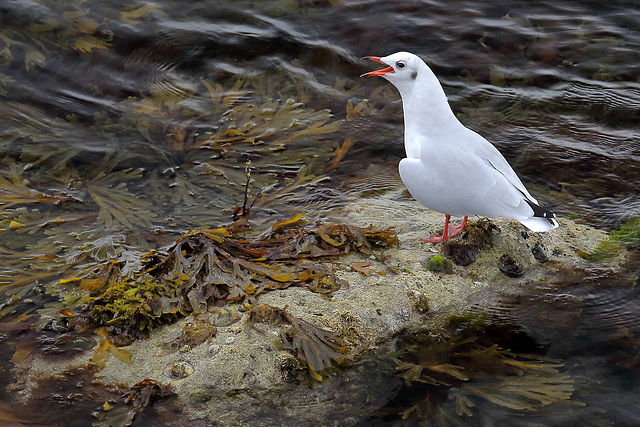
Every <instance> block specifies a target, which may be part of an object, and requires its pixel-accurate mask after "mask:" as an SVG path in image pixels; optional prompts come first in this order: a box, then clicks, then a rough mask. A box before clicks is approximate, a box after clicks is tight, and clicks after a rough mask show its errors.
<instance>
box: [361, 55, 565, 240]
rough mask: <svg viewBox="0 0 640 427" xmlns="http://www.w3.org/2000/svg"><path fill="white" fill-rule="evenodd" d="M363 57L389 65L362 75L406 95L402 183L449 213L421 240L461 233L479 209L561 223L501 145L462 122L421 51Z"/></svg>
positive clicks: (530, 223) (534, 226)
mask: <svg viewBox="0 0 640 427" xmlns="http://www.w3.org/2000/svg"><path fill="white" fill-rule="evenodd" d="M362 59H369V60H372V61H376V62H379V63H381V64H384V65H386V66H387V68H384V69H382V70H377V71H372V72H369V73H365V74H363V75H362V76H360V77H364V76H381V77H384V78H385V79H387V80H388V81H389V82H391V83H392V84H393V85H394V86H395V87H396V88H397V89H398V91H399V92H400V96H401V97H402V107H403V110H404V126H405V131H404V147H405V151H406V154H407V157H406V158H404V159H402V160H401V161H400V165H399V170H400V178H401V179H402V182H403V183H404V185H405V186H406V187H407V189H408V190H409V192H410V193H411V195H412V196H413V197H414V198H415V199H416V200H417V201H418V202H420V203H421V204H422V205H424V206H426V207H427V208H429V209H431V210H434V211H437V212H441V213H443V214H445V223H444V232H443V234H442V236H435V235H431V236H430V237H428V238H426V239H422V240H423V241H425V242H432V243H437V242H442V241H444V240H447V239H449V238H451V237H453V236H456V235H458V234H460V232H461V231H462V230H463V229H464V228H465V227H466V226H467V218H468V217H470V216H474V215H479V216H485V217H489V218H496V217H507V218H512V219H515V220H517V221H519V222H521V223H522V224H524V225H525V226H526V227H527V228H528V229H529V230H531V231H536V232H540V231H549V230H553V229H554V228H557V227H558V221H556V219H555V217H556V215H555V214H554V213H553V212H551V211H549V210H547V209H545V208H542V207H540V205H539V204H538V202H537V201H536V199H534V198H533V196H531V194H529V192H528V191H527V189H526V188H525V186H524V184H522V181H520V178H518V175H516V173H515V172H514V171H513V169H512V168H511V166H509V163H507V161H506V160H505V158H504V157H503V156H502V154H500V152H499V151H498V150H497V149H496V147H494V146H493V145H492V144H491V143H490V142H489V141H487V140H486V139H484V138H483V137H482V136H480V135H479V134H477V133H476V132H474V131H472V130H471V129H469V128H467V127H465V126H464V125H463V124H462V123H460V121H458V119H457V118H456V116H455V115H454V114H453V111H452V110H451V107H450V106H449V102H448V101H447V96H446V95H445V93H444V90H443V89H442V85H441V84H440V82H439V81H438V78H437V77H436V76H435V74H434V73H433V71H431V69H430V68H429V67H428V66H427V64H425V62H424V61H423V60H422V59H421V58H420V57H419V56H417V55H414V54H413V53H409V52H397V53H394V54H393V55H389V56H385V57H378V56H365V57H364V58H362ZM451 216H454V217H464V219H463V220H462V224H461V225H457V226H454V225H449V220H450V218H451Z"/></svg>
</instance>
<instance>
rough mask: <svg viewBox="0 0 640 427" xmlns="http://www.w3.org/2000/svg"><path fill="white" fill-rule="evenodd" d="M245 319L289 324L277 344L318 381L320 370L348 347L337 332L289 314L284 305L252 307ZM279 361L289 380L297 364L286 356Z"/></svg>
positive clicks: (271, 323)
mask: <svg viewBox="0 0 640 427" xmlns="http://www.w3.org/2000/svg"><path fill="white" fill-rule="evenodd" d="M248 322H249V325H253V324H255V323H256V322H257V323H266V324H269V325H272V326H288V327H286V328H284V329H282V331H281V332H280V336H279V338H278V340H277V341H276V343H277V345H278V346H279V347H280V348H282V349H285V350H290V351H291V352H293V353H294V354H295V355H296V357H297V359H298V361H299V362H300V363H301V364H303V365H306V366H307V367H308V369H309V373H310V374H311V377H313V378H314V379H315V380H317V381H322V379H323V377H322V375H320V373H321V372H323V371H328V370H329V369H330V368H331V367H332V366H333V362H336V363H339V362H341V361H342V360H343V359H344V358H345V355H346V353H347V352H348V351H349V350H350V349H349V347H347V346H346V345H345V344H344V342H343V340H342V339H341V338H340V337H339V336H338V335H337V334H336V333H334V332H331V331H327V330H325V329H322V328H319V327H317V326H314V325H312V324H311V323H309V322H306V321H304V320H302V319H299V318H297V317H294V316H292V315H291V314H289V313H288V312H287V311H286V310H284V309H281V308H277V307H273V306H270V305H267V304H260V305H259V306H257V307H255V308H252V309H251V311H250V313H249V321H248ZM280 361H281V369H282V370H283V376H284V377H286V378H285V379H286V380H287V381H291V377H292V376H293V372H295V371H297V370H299V369H300V368H299V366H298V365H297V364H292V363H291V361H290V359H287V358H283V357H281V358H280Z"/></svg>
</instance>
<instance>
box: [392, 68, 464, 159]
mask: <svg viewBox="0 0 640 427" xmlns="http://www.w3.org/2000/svg"><path fill="white" fill-rule="evenodd" d="M421 68H422V69H421V70H420V72H419V74H418V78H416V79H415V80H413V81H410V82H398V83H400V84H396V87H397V88H398V90H399V91H400V96H402V108H403V110H404V128H405V129H404V133H405V134H404V146H405V150H406V152H407V157H408V158H420V144H421V143H422V144H425V143H426V144H429V143H431V142H434V143H436V142H438V141H440V140H442V139H443V136H446V135H451V134H452V133H453V132H455V131H456V130H457V129H458V127H460V126H463V125H462V124H461V123H460V122H459V121H458V119H457V118H456V116H455V115H454V114H453V111H451V107H450V106H449V102H448V101H447V96H446V95H445V93H444V90H443V89H442V86H441V85H440V82H439V81H438V79H437V77H436V76H435V75H434V74H433V72H432V71H431V69H430V68H429V67H427V66H426V65H425V66H424V67H421ZM395 83H396V82H394V84H395Z"/></svg>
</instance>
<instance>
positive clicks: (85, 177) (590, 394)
mask: <svg viewBox="0 0 640 427" xmlns="http://www.w3.org/2000/svg"><path fill="white" fill-rule="evenodd" d="M0 23H1V25H0V51H1V52H2V53H1V56H0V66H1V68H0V152H1V159H0V164H1V168H0V186H1V187H0V200H1V201H2V203H3V211H2V213H1V214H0V215H1V216H0V226H1V227H2V234H1V236H0V249H1V250H2V253H3V257H5V263H4V265H3V270H2V272H1V274H2V278H1V280H2V282H1V283H2V284H1V286H2V292H3V298H4V300H6V301H7V302H8V304H7V305H4V306H2V308H1V310H2V315H3V316H6V315H7V314H10V313H11V310H12V309H15V310H17V314H24V315H28V314H31V313H33V312H34V310H36V309H37V308H41V307H42V306H43V305H44V304H46V303H48V302H50V301H51V300H52V299H55V298H53V297H51V296H48V295H46V294H45V293H42V292H40V291H38V289H39V288H40V287H43V286H44V287H46V284H47V283H52V282H55V281H57V280H58V279H59V278H61V277H66V276H65V274H66V275H67V276H68V274H70V273H71V272H73V271H77V270H78V269H80V270H82V269H85V270H90V269H91V268H93V267H95V266H96V265H97V264H96V265H94V264H91V263H89V264H90V265H87V257H85V256H84V255H83V254H84V253H85V252H88V253H90V254H91V256H92V257H93V258H94V259H96V260H105V259H108V258H109V257H110V256H113V255H114V254H116V253H117V252H118V250H120V249H119V248H121V247H122V245H124V244H126V245H128V246H129V247H139V248H143V247H144V248H148V247H158V248H159V247H162V246H163V245H167V244H169V243H170V242H172V241H173V240H175V238H176V237H178V236H179V235H180V234H181V233H183V232H185V231H187V230H188V229H189V228H190V227H201V226H208V227H215V226H218V225H219V224H222V223H228V222H231V217H232V211H233V210H234V208H235V207H236V206H239V205H242V202H243V197H244V183H245V182H246V172H245V171H246V168H247V160H251V168H252V172H251V179H252V187H251V192H252V194H253V195H254V196H255V195H256V194H257V193H258V192H259V191H261V190H262V194H261V197H259V198H258V199H257V201H256V202H255V205H254V208H253V211H252V221H254V224H255V227H257V228H259V227H260V225H261V224H263V223H265V222H272V221H277V220H282V219H286V218H288V217H291V216H292V215H295V214H296V213H298V212H300V211H306V212H308V215H310V216H311V217H313V218H319V217H328V218H331V217H336V216H338V217H339V215H340V209H341V207H342V206H344V204H345V203H348V202H349V200H350V199H351V198H353V197H361V196H375V194H376V192H378V191H384V189H386V188H393V187H394V186H395V185H396V184H397V182H398V181H397V175H396V165H397V161H398V159H400V158H401V157H403V147H402V144H401V136H400V135H401V133H402V110H401V103H400V100H399V97H398V95H397V93H396V92H395V90H394V89H392V88H391V87H390V85H389V84H388V83H386V82H384V81H383V80H382V79H374V78H368V79H359V78H358V77H357V76H359V75H360V74H362V73H363V72H366V71H370V70H371V69H372V68H371V64H369V63H366V61H360V60H359V58H360V57H362V56H366V55H378V56H383V55H387V54H390V53H393V52H395V51H399V50H407V51H411V52H414V53H417V54H419V55H421V56H423V57H424V58H425V59H426V60H427V62H428V64H429V65H430V66H431V67H432V68H433V70H434V71H435V73H436V74H437V75H438V76H439V78H440V79H441V81H442V83H443V85H444V87H445V91H446V92H447V94H448V96H449V99H450V101H451V103H452V106H453V108H454V111H455V112H456V113H457V114H458V115H459V117H460V119H461V120H462V121H463V122H464V123H465V124H466V125H468V126H470V127H471V128H473V129H475V130H477V131H478V132H480V133H481V134H483V135H484V136H486V137H487V138H488V139H489V140H491V141H492V142H493V143H494V144H495V145H496V146H497V147H498V148H499V149H500V150H501V151H502V152H503V154H504V155H505V157H506V158H507V160H509V162H510V163H511V164H512V165H513V166H514V169H515V170H516V171H517V172H518V174H519V175H520V176H521V177H522V179H523V181H524V182H525V184H526V185H527V186H528V188H529V189H530V190H531V191H532V193H534V194H535V195H536V196H537V197H538V198H539V199H541V200H542V201H543V202H544V204H546V205H547V206H550V207H552V208H553V209H555V210H556V212H557V213H558V215H559V216H563V217H568V218H572V219H575V220H576V221H578V222H583V223H586V224H589V225H593V226H596V227H600V228H605V229H613V228H615V227H619V226H620V225H621V224H624V223H625V222H626V221H628V220H629V219H630V218H633V217H637V216H639V215H640V203H639V200H640V199H639V198H638V194H637V193H638V190H637V189H638V188H640V148H639V147H640V145H639V144H638V137H639V135H640V131H639V129H640V127H639V120H638V117H639V114H640V82H639V80H638V76H640V61H639V60H638V59H639V55H638V52H639V51H640V50H639V48H640V32H639V31H640V4H638V3H637V2H635V1H616V2H608V3H606V4H603V3H602V2H589V1H583V2H576V1H556V2H535V3H533V4H532V2H525V1H510V2H500V1H498V2H490V3H486V2H485V3H481V2H473V1H453V2H451V1H448V2H445V1H421V2H418V1H393V2H389V1H386V2H385V1H293V0H291V1H287V0H283V1H274V2H255V1H234V2H230V1H229V2H227V1H206V2H203V1H190V2H189V1H181V2H172V1H157V2H154V3H145V2H139V3H131V2H108V4H106V3H104V2H98V1H92V0H89V1H87V2H80V1H77V2H76V1H67V2H54V1H48V0H42V1H39V2H30V1H19V0H16V1H9V2H4V3H3V5H2V6H0ZM364 99H368V100H369V103H368V104H366V105H364V104H360V103H361V101H363V100H364ZM277 100H280V101H277ZM287 100H290V101H287ZM287 102H289V103H288V104H287ZM298 103H300V104H298ZM358 105H361V107H363V110H362V113H361V114H356V113H350V111H351V110H349V108H351V107H354V106H358ZM349 106H351V107H349ZM231 107H233V112H232V113H226V112H227V111H228V110H229V108H231ZM324 110H329V111H330V113H331V114H329V112H327V111H324ZM279 112H280V115H278V113H279ZM322 126H327V127H326V128H324V129H323V130H322V131H321V130H320V128H321V127H322ZM345 140H351V141H352V142H353V146H351V147H350V148H349V149H348V150H347V151H346V154H345V155H344V157H343V158H336V156H335V155H334V151H333V149H334V147H336V146H338V145H341V144H343V143H344V141H345ZM332 161H334V163H331V162H332ZM369 164H374V165H377V166H378V167H379V170H380V173H379V174H378V175H377V176H376V177H371V176H369V175H367V172H366V171H365V166H367V165H369ZM252 200H253V199H251V200H250V201H252ZM81 243H82V244H84V245H85V246H83V247H82V248H80V244H81ZM630 249H632V250H634V251H637V243H636V244H635V248H634V245H633V243H632V244H631V245H630ZM48 254H56V255H58V256H59V258H57V259H55V260H54V259H51V258H49V257H48ZM624 271H625V272H626V273H625V274H623V275H620V276H614V277H610V276H608V275H607V274H606V269H605V270H604V271H603V270H594V271H581V272H573V273H572V274H567V276H566V277H563V278H559V279H558V283H556V284H554V285H553V286H551V287H550V288H549V289H542V290H536V291H531V293H530V294H526V295H524V296H520V297H518V298H519V299H518V300H517V301H518V303H517V304H516V303H514V301H513V300H505V303H504V307H498V308H496V310H498V311H499V312H500V315H497V316H495V319H494V322H495V323H496V324H497V325H503V326H504V325H507V326H508V327H510V328H514V329H515V330H516V331H518V334H517V335H518V337H517V338H514V339H507V340H505V341H506V342H501V343H500V344H501V345H502V346H504V347H507V346H517V345H518V343H522V342H523V341H524V342H526V343H528V344H527V345H525V346H524V347H526V349H527V351H534V350H535V352H537V354H539V355H540V356H541V357H542V356H543V355H544V357H549V358H551V359H557V360H560V361H561V362H562V363H563V364H564V366H565V368H563V369H564V370H563V371H562V372H565V373H568V374H569V375H571V376H572V377H573V378H576V381H575V383H574V387H575V390H576V391H575V400H576V401H580V402H583V403H584V404H586V406H584V407H583V406H579V407H578V406H576V407H575V408H573V409H572V410H571V411H570V412H567V413H568V414H570V415H566V414H567V413H565V415H563V416H559V415H558V414H554V413H549V412H548V413H544V412H543V413H536V414H531V415H530V418H527V414H526V413H524V415H523V414H520V413H518V414H517V416H516V415H514V413H509V411H507V413H502V412H499V411H498V413H497V414H496V415H495V416H494V417H493V418H491V417H490V416H487V417H488V418H485V421H487V422H498V421H505V420H507V421H509V422H519V423H527V422H539V423H541V424H549V423H551V424H560V423H562V424H581V425H584V424H583V423H587V424H592V425H603V424H607V423H613V424H615V425H631V424H634V421H635V420H637V418H638V416H640V407H639V406H638V404H639V403H640V402H638V399H637V397H636V396H637V395H638V385H637V384H638V381H637V380H638V378H637V369H638V361H637V353H638V338H637V337H638V334H639V333H640V331H638V328H637V316H635V314H634V313H635V312H637V311H638V308H639V304H638V298H637V291H636V289H635V287H634V286H635V284H636V283H637V272H638V262H637V256H634V257H632V258H631V261H629V262H628V264H627V266H626V267H625V269H624ZM35 283H38V286H36V287H35V288H34V284H35ZM34 289H36V290H35V291H34ZM12 295H16V296H17V297H19V298H24V299H28V300H31V301H32V302H24V301H20V302H15V301H13V302H12V300H11V299H10V298H11V296H12ZM33 321H35V318H31V320H27V321H22V322H21V321H20V319H19V318H16V317H15V316H14V317H11V316H9V317H5V318H4V321H3V324H1V325H0V326H1V328H0V329H1V330H2V331H3V332H2V339H3V341H4V342H5V343H6V345H3V346H0V347H1V348H2V355H1V356H2V362H1V363H0V365H1V368H0V369H2V371H4V373H3V375H6V379H5V380H3V381H2V384H3V385H5V384H8V383H10V377H11V375H10V374H9V372H10V371H9V370H10V369H11V367H12V366H13V364H12V363H11V362H10V361H9V359H11V357H13V354H14V351H15V349H14V345H15V343H16V342H17V337H19V336H20V334H22V333H24V334H26V332H25V331H27V330H29V327H30V325H31V323H32V322H33ZM509 325H511V326H509ZM513 325H515V326H513ZM551 325H553V327H551ZM507 326H504V327H507ZM523 336H524V338H523ZM491 339H494V340H498V339H499V337H497V336H493V337H491ZM350 375H354V376H355V377H356V378H355V379H353V381H361V382H362V384H365V385H363V387H367V386H366V384H367V381H369V380H371V378H367V377H366V375H365V374H362V377H358V375H360V374H358V373H353V372H352V373H351V374H350ZM578 379H579V381H578ZM382 383H383V385H384V386H382V387H381V388H380V390H381V391H380V394H379V395H377V396H376V397H375V399H374V400H373V401H374V403H375V405H369V404H368V405H367V406H366V408H365V409H362V408H360V410H359V411H356V412H357V413H359V414H360V415H359V416H358V417H355V418H353V416H352V415H349V416H351V417H352V418H348V417H347V416H346V415H345V416H344V417H345V418H343V419H347V418H348V419H350V420H351V422H353V420H354V419H355V420H356V421H355V422H356V423H364V422H365V421H366V422H371V423H381V424H386V425H393V424H394V423H396V422H400V421H399V420H400V413H401V412H402V411H404V410H406V409H407V407H408V406H410V405H412V404H413V403H415V402H412V401H411V399H410V398H408V399H407V398H406V396H407V395H409V396H410V395H412V394H414V395H415V394H417V393H418V392H416V391H415V389H405V388H403V386H401V383H400V382H398V380H397V379H394V378H392V377H388V378H387V379H385V380H382ZM358 384H360V382H358ZM62 391H64V390H62ZM7 393H9V394H10V392H9V391H3V392H2V395H3V396H8V394H7ZM440 393H442V391H440ZM60 404H62V403H60ZM350 404H351V405H357V403H353V402H350ZM345 405H346V403H345ZM89 407H92V408H94V407H95V406H92V405H87V404H85V403H83V404H82V405H80V404H78V405H77V406H76V407H75V409H74V410H73V409H72V408H73V406H69V407H67V408H66V409H67V410H68V411H72V410H73V411H75V412H73V413H74V414H78V416H79V417H80V418H79V419H82V417H86V418H85V419H83V422H84V423H85V424H83V425H86V420H91V419H92V418H91V416H90V411H91V409H89ZM489 409H491V407H490V405H489V406H485V407H481V408H479V409H478V410H479V411H480V412H482V411H486V410H489ZM336 411H337V409H336ZM69 413H71V412H69ZM74 416H75V415H74ZM485 416H486V415H485ZM514 416H516V418H515V420H516V421H514V418H512V417H514ZM264 417H265V420H268V419H269V415H268V414H264ZM336 417H338V412H336ZM478 417H479V416H476V418H473V419H472V421H469V420H467V422H469V423H472V424H473V423H474V422H479V421H478ZM0 419H1V418H0ZM55 422H56V424H59V425H60V424H61V423H63V421H62V420H58V419H56V420H55ZM405 422H407V423H413V422H417V421H415V419H413V421H412V418H411V417H410V418H409V421H405ZM140 425H142V424H140Z"/></svg>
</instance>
